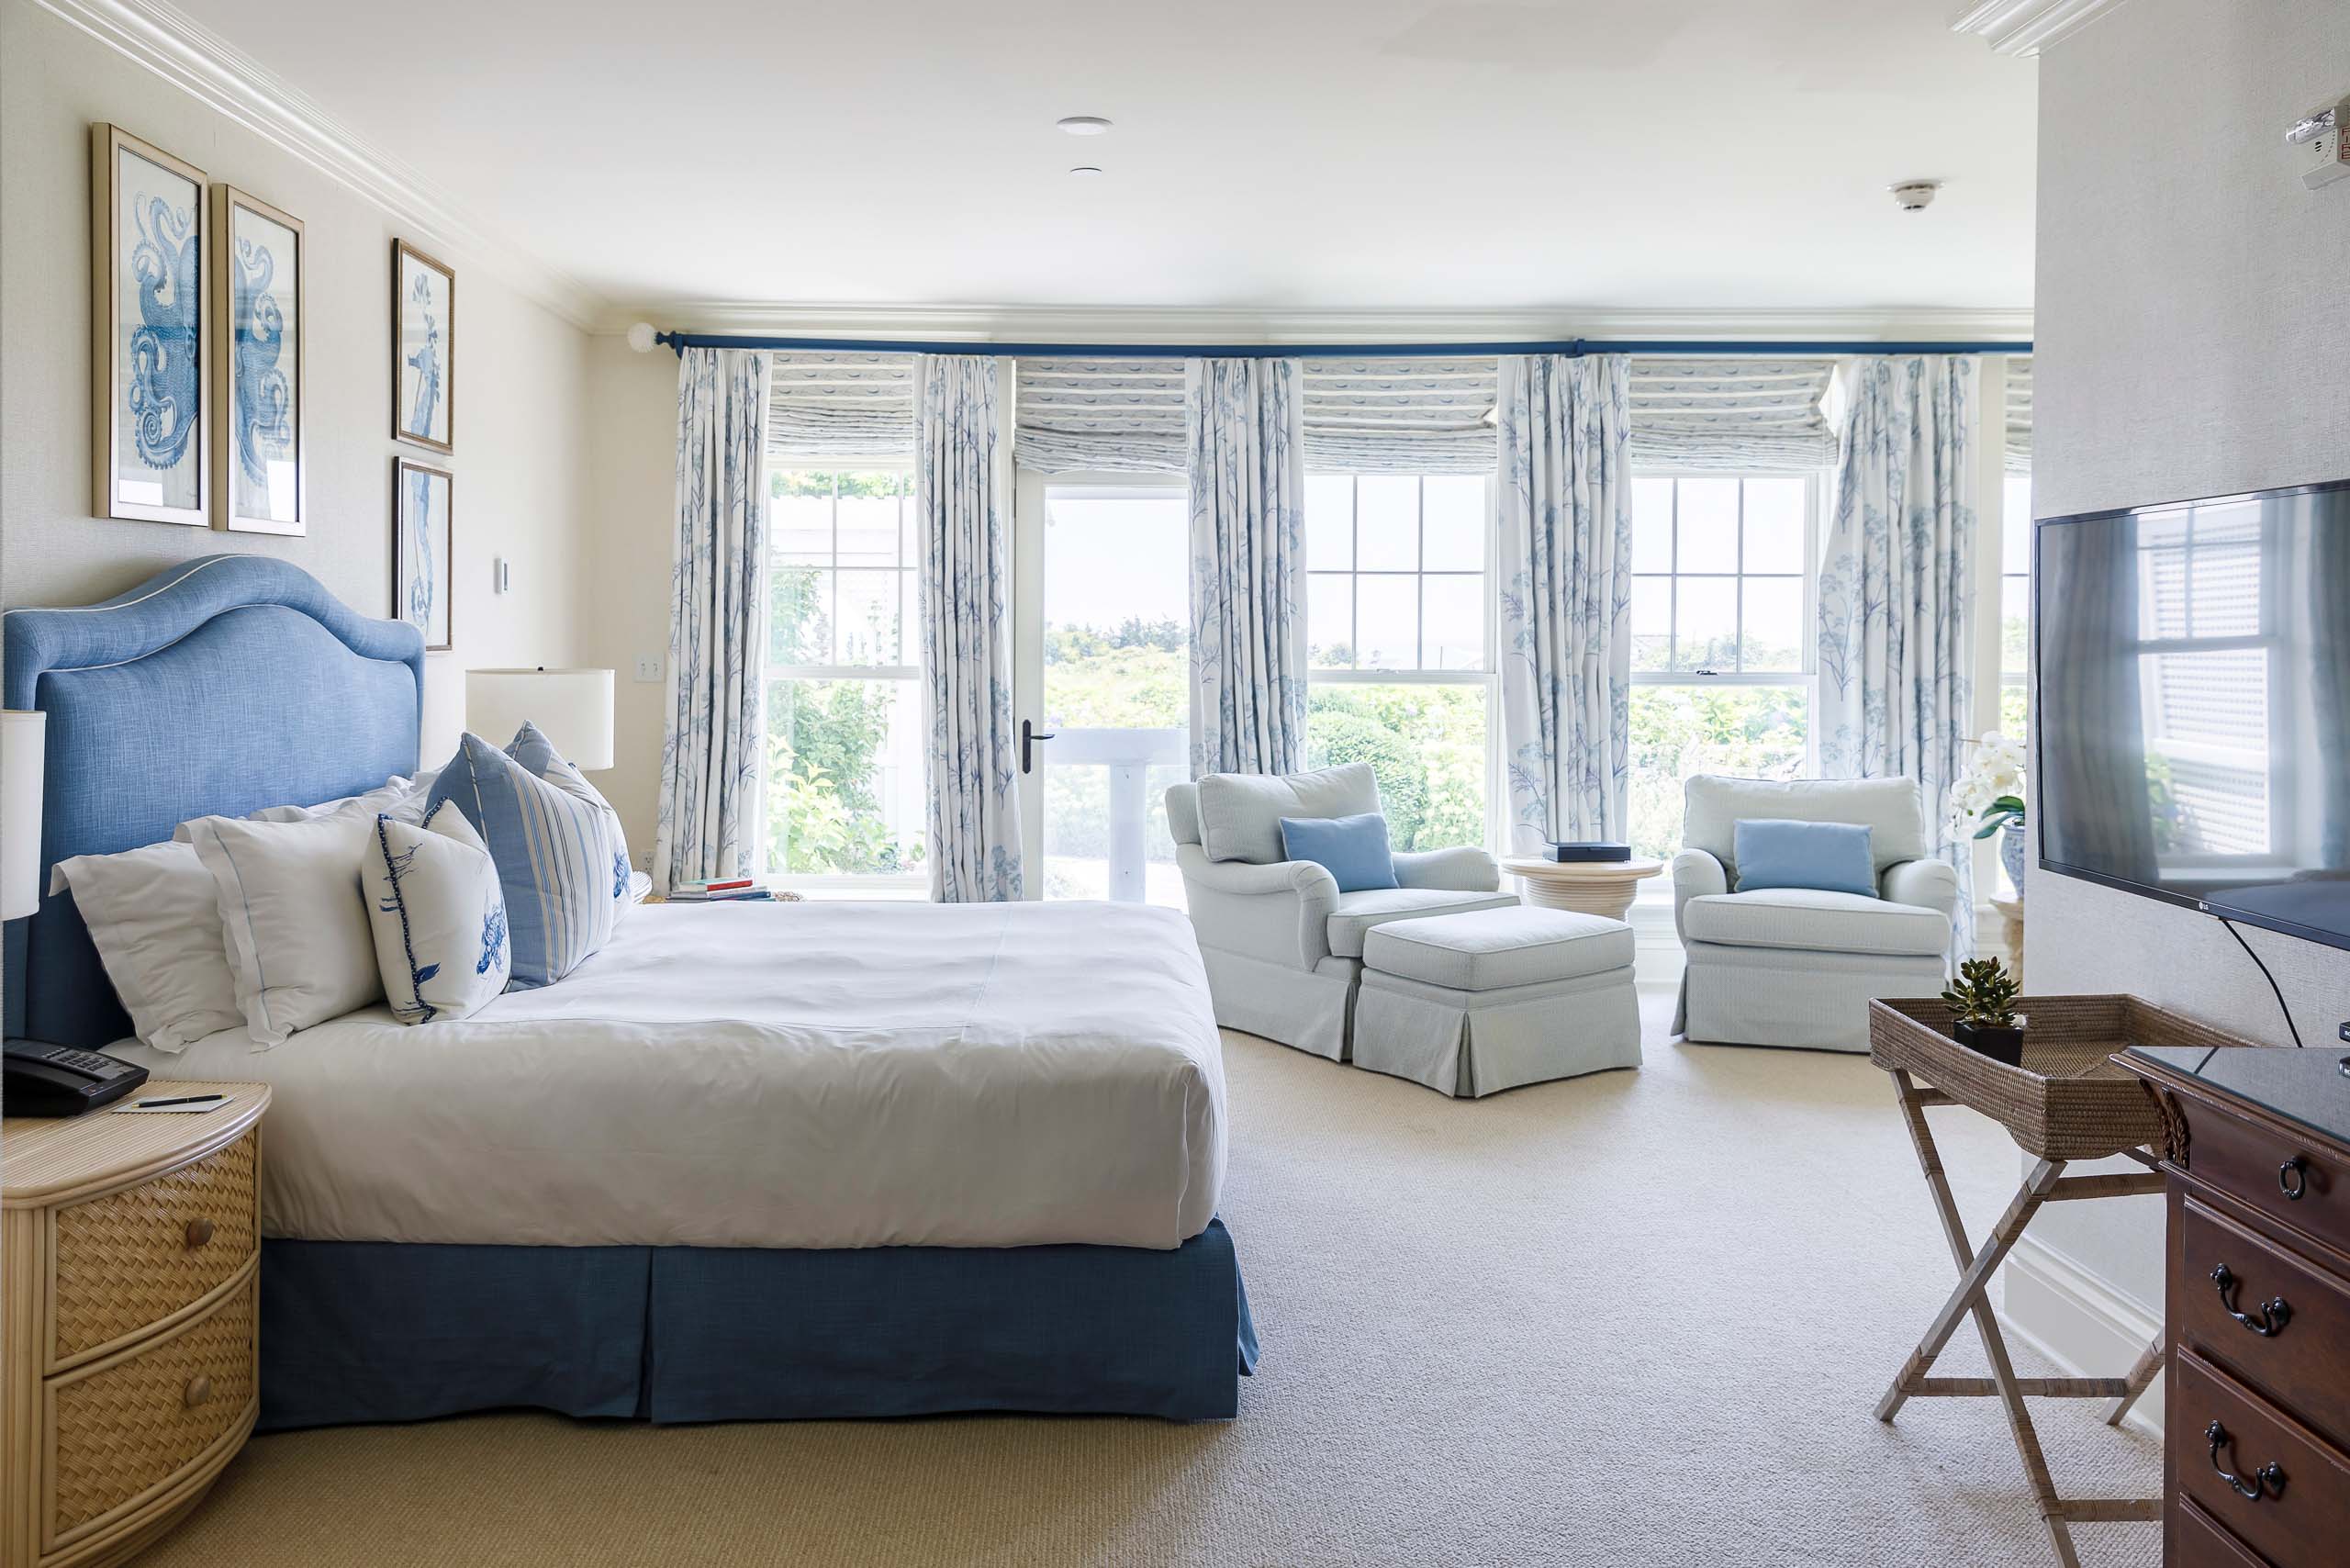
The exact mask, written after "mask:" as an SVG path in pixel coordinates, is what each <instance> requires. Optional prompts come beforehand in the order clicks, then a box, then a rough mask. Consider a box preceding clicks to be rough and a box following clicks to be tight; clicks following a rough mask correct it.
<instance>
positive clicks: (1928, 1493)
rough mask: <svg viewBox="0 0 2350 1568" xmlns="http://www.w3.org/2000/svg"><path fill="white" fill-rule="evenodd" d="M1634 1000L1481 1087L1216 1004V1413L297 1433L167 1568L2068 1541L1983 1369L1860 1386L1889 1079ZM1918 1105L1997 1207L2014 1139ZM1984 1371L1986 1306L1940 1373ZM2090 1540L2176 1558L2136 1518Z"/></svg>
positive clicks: (1869, 1372) (1975, 1205) (1886, 1226)
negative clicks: (1895, 1407) (1702, 1032)
mask: <svg viewBox="0 0 2350 1568" xmlns="http://www.w3.org/2000/svg"><path fill="white" fill-rule="evenodd" d="M1647 1013H1648V1022H1649V1043H1648V1063H1647V1066H1646V1067H1645V1068H1644V1069H1642V1070H1640V1071H1639V1072H1637V1073H1631V1072H1616V1073H1608V1074H1606V1075H1603V1076H1600V1077H1596V1078H1588V1079H1583V1080H1581V1081H1574V1082H1569V1083H1554V1084H1545V1085H1541V1086H1539V1087H1537V1088H1532V1089H1525V1090H1519V1091H1517V1092H1514V1093H1510V1094H1505V1095H1503V1096H1500V1097H1499V1098H1497V1099H1494V1100H1490V1101H1485V1102H1483V1103H1472V1102H1460V1103H1455V1102H1452V1101H1449V1100H1443V1099H1439V1098H1438V1097H1437V1096H1436V1095H1434V1094H1431V1093H1429V1092H1427V1091H1426V1090H1423V1089H1419V1088H1416V1087H1414V1086H1413V1085H1410V1084H1407V1083H1404V1082H1401V1081H1395V1080H1392V1079H1385V1078H1381V1077H1378V1076H1376V1075H1373V1074H1370V1073H1365V1072H1360V1071H1358V1070H1354V1069H1351V1068H1342V1067H1338V1066H1336V1065H1334V1064H1332V1063H1329V1062H1325V1061H1319V1060H1315V1059H1314V1058H1308V1057H1304V1056H1302V1055H1300V1054H1298V1053H1296V1052H1293V1051H1288V1050H1284V1049H1282V1048H1281V1047H1278V1046H1272V1045H1269V1044H1267V1043H1265V1042H1263V1041H1261V1040H1256V1039H1252V1038H1249V1037H1248V1036H1237V1035H1236V1036H1227V1037H1226V1047H1225V1049H1226V1061H1227V1064H1228V1068H1229V1071H1230V1077H1231V1088H1232V1114H1233V1122H1234V1128H1235V1132H1234V1137H1233V1144H1232V1166H1231V1177H1230V1181H1229V1183H1228V1186H1227V1189H1226V1194H1225V1209H1224V1212H1225V1216H1226V1218H1227V1219H1228V1220H1229V1222H1230V1224H1231V1226H1232V1231H1233V1235H1234V1238H1236V1240H1237V1243H1238V1246H1239V1249H1240V1259H1241V1264H1242V1267H1243V1269H1244V1270H1245V1271H1246V1272H1247V1275H1248V1292H1249V1296H1250V1298H1251V1300H1252V1302H1253V1303H1254V1305H1255V1309H1256V1316H1257V1325H1258V1330H1259V1334H1260V1335H1261V1336H1262V1338H1263V1342H1264V1351H1265V1354H1264V1362H1263V1365H1262V1366H1261V1368H1260V1369H1259V1372H1258V1375H1257V1376H1256V1377H1254V1378H1252V1379H1250V1380H1248V1382H1247V1383H1245V1384H1244V1386H1243V1388H1242V1392H1241V1414H1240V1418H1239V1419H1238V1420H1237V1421H1236V1422H1234V1423H1232V1424H1231V1425H1229V1426H1209V1427H1172V1426H1166V1425H1162V1424H1159V1423H1156V1422H1150V1421H1141V1420H1102V1419H1029V1418H1010V1417H963V1418H956V1419H946V1420H923V1421H905V1422H893V1423H824V1424H802V1425H774V1426H730V1427H711V1428H643V1427H638V1426H633V1425H628V1424H592V1425H591V1424H582V1423H576V1422H570V1421H565V1420H562V1419H559V1418H556V1417H540V1416H494V1417H474V1418H469V1419H464V1420H457V1421H444V1422H436V1423H431V1424H427V1425H422V1426H416V1427H407V1428H359V1429H350V1430H340V1431H323V1432H307V1433H296V1434H290V1435H286V1436H280V1437H271V1438H263V1439H256V1440H255V1441H254V1442H253V1443H252V1445H251V1446H250V1447H249V1448H248V1449H247V1450H246V1451H245V1453H244V1454H243V1455H242V1456H241V1458H240V1459H239V1460H238V1462H236V1463H235V1464H234V1465H232V1466H231V1467H230V1468H229V1472H228V1473H227V1474H226V1475H225V1476H224V1477H223V1478H222V1480H221V1483H220V1484H219V1486H218V1489H217V1490H216V1491H215V1492H214V1493H213V1495H212V1496H211V1497H210V1498H209V1499H208V1500H207V1502H206V1503H205V1505H204V1506H202V1507H201V1508H200V1509H199V1510H198V1511H197V1512H196V1514H195V1515H194V1516H192V1517H191V1518H190V1519H189V1520H188V1521H187V1523H186V1524H185V1526H184V1527H183V1528H182V1529H180V1530H179V1531H178V1532H177V1533H176V1534H175V1535H174V1536H173V1537H172V1538H171V1539H169V1540H166V1541H164V1542H163V1543H162V1545H160V1546H159V1547H157V1548H156V1549H155V1550H154V1551H152V1552H151V1553H150V1554H148V1555H147V1556H146V1557H144V1558H142V1559H141V1560H140V1562H141V1565H142V1568H199V1565H201V1568H214V1565H228V1564H236V1565H239V1568H248V1565H250V1568H343V1565H346V1564H353V1565H355V1564H367V1565H370V1568H375V1565H379V1564H407V1563H420V1564H447V1565H458V1564H464V1565H467V1568H473V1565H493V1564H507V1563H513V1564H532V1565H536V1564H550V1565H552V1564H565V1565H568V1564H589V1563H594V1564H604V1563H610V1564H655V1563H658V1564H697V1565H699V1564H713V1565H725V1564H767V1563H774V1564H785V1563H791V1564H823V1563H873V1564H881V1563H888V1564H927V1563H942V1564H944V1563H957V1564H992V1565H1002V1568H1031V1565H1046V1564H1065V1563H1119V1564H1125V1563H1133V1564H1150V1565H1158V1564H1190V1563H1198V1564H1274V1563H1278V1564H1297V1565H1303V1564H1357V1563H1412V1564H1419V1563H1448V1564H1451V1563H1459V1564H1471V1563H1475V1564H1501V1563H1575V1564H1593V1565H1600V1564H1606V1565H1609V1568H1616V1565H1626V1564H1683V1563H1687V1564H1699V1563H1706V1564H1740V1565H1748V1564H1755V1565H1761V1564H1771V1565H1776V1564H1788V1565H1794V1564H1830V1563H1838V1564H1868V1565H1878V1564H1896V1565H1900V1568H1911V1565H1924V1564H1940V1563H1964V1564H2004V1563H2020V1564H2031V1565H2033V1568H2038V1565H2039V1564H2042V1563H2045V1562H2049V1561H2051V1559H2050V1557H2049V1554H2048V1551H2047V1547H2046V1544H2045V1539H2044V1537H2043V1536H2042V1533H2041V1530H2040V1528H2039V1526H2038V1524H2037V1521H2036V1520H2035V1519H2034V1518H2032V1516H2031V1512H2030V1510H2029V1508H2028V1507H2027V1506H2026V1504H2025V1501H2024V1495H2023V1493H2022V1490H2021V1483H2020V1476H2019V1474H2018V1471H2017V1466H2016V1460H2015V1455H2014V1452H2013V1450H2012V1449H2011V1448H2010V1447H2009V1442H2008V1436H2007V1432H2006V1428H2005V1425H2004V1423H2003V1422H2002V1421H2001V1419H2000V1417H1999V1413H1998V1409H1997V1405H1996V1404H1995V1403H1993V1402H1990V1401H1975V1400H1935V1401H1920V1402H1918V1403H1916V1404H1913V1405H1912V1406H1910V1407H1909V1409H1908V1411H1906V1412H1905V1413H1904V1414H1903V1416H1902V1417H1901V1420H1900V1421H1899V1423H1898V1424H1897V1425H1896V1426H1892V1427H1886V1426H1883V1425H1880V1424H1879V1423H1878V1422H1877V1421H1875V1420H1874V1419H1873V1418H1872V1417H1871V1416H1870V1407H1871V1406H1872V1405H1873V1404H1874V1401H1875V1399H1876V1397H1877V1395H1878V1394H1880V1393H1881V1392H1882V1391H1883V1388H1884V1386H1885V1383H1886V1379H1887V1378H1888V1377H1890V1375H1891V1374H1892V1372H1893V1371H1894V1369H1895V1368H1896V1367H1897V1365H1898V1364H1899V1362H1900V1361H1901V1359H1902V1357H1903V1355H1904V1354H1905V1353H1906V1352H1907V1351H1908V1349H1909V1347H1910V1345H1911V1343H1912V1342H1913V1341H1914V1339H1915V1338H1916V1335H1917V1333H1918V1331H1919V1329H1920V1328H1921V1327H1923V1326H1924V1324H1925V1322H1926V1320H1927V1319H1928V1318H1929V1317H1930V1316H1932V1314H1933V1312H1934V1310H1935V1308H1936V1307H1937V1306H1938V1305H1940V1303H1941V1301H1942V1297H1943V1295H1944V1294H1945V1293H1946V1291H1947V1290H1948V1288H1949V1285H1950V1282H1951V1263H1950V1258H1949V1255H1948V1253H1947V1252H1946V1251H1945V1249H1944V1247H1943V1243H1942V1239H1941V1238H1940V1236H1939V1234H1938V1233H1937V1232H1936V1230H1935V1228H1934V1224H1933V1220H1932V1217H1931V1214H1930V1210H1929V1208H1928V1206H1927V1201H1926V1195H1925V1191H1924V1187H1923V1185H1922V1183H1921V1182H1920V1180H1919V1175H1918V1170H1917V1167H1916V1165H1915V1163H1914V1162H1913V1160H1912V1159H1911V1156H1910V1153H1909V1150H1908V1144H1907V1141H1906V1139H1905V1137H1904V1136H1903V1134H1902V1131H1901V1127H1900V1124H1899V1120H1898V1118H1897V1115H1896V1114H1895V1111H1894V1107H1893V1101H1892V1094H1891V1092H1890V1090H1889V1088H1888V1086H1887V1084H1886V1080H1885V1078H1884V1076H1883V1075H1882V1074H1881V1073H1878V1072H1876V1071H1875V1070H1873V1069H1872V1068H1870V1067H1869V1065H1868V1063H1867V1061H1866V1059H1865V1058H1852V1057H1836V1056H1827V1055H1818V1054H1814V1053H1809V1052H1784V1051H1748V1050H1734V1049H1727V1048H1721V1047H1688V1046H1683V1045H1679V1044H1676V1043H1672V1042H1669V1041H1667V1040H1666V1039H1665V1037H1664V1035H1663V1029H1662V1025H1663V1023H1664V1021H1665V1016H1666V1014H1665V1010H1664V1006H1663V1004H1662V1002H1653V1001H1652V1002H1651V1003H1650V1005H1649V1007H1648V1009H1647ZM1933 1115H1934V1116H1935V1118H1936V1122H1937V1126H1938V1127H1939V1128H1941V1129H1942V1136H1943V1139H1944V1141H1943V1152H1944V1156H1945V1159H1946V1160H1947V1162H1948V1163H1949V1164H1950V1166H1951V1167H1952V1168H1953V1174H1954V1176H1955V1177H1956V1179H1957V1180H1958V1182H1959V1183H1960V1201H1961V1203H1962V1204H1963V1205H1964V1207H1965V1208H1966V1211H1967V1215H1968V1218H1969V1221H1970V1223H1971V1224H1972V1225H1974V1226H1975V1227H1976V1228H1977V1230H1978V1233H1979V1231H1980V1229H1981V1227H1983V1226H1986V1225H1987V1224H1988V1222H1989V1220H1990V1219H1991V1218H1992V1217H1994V1216H1995V1215H1996V1214H1997V1209H1998V1206H1999V1205H2000V1204H2002V1203H2003V1202H2004V1200H2005V1199H2006V1197H2007V1196H2008V1195H2009V1193H2011V1192H2012V1190H2013V1186H2014V1183H2015V1182H2016V1180H2017V1178H2018V1175H2019V1167H2018V1164H2017V1156H2016V1154H2015V1151H2014V1148H2013V1146H2012V1145H2010V1144H2009V1142H2008V1141H2007V1139H2006V1138H2005V1137H2004V1135H2001V1134H1999V1133H1998V1132H1997V1131H1996V1130H1995V1129H1992V1128H1990V1126H1988V1124H1986V1123H1983V1122H1981V1121H1979V1120H1977V1119H1975V1118H1973V1117H1971V1116H1968V1115H1967V1114H1964V1113H1963V1112H1957V1111H1937V1112H1935V1113H1933ZM2022 1359H2024V1360H2027V1361H2029V1360H2030V1359H2031V1358H2030V1357H2029V1356H2025V1357H2023V1358H2022ZM1981 1364H1982V1363H1981V1361H1980V1357H1979V1353H1978V1352H1977V1350H1976V1348H1975V1343H1974V1338H1973V1330H1972V1328H1971V1327H1968V1328H1962V1329H1961V1330H1960V1335H1959V1340H1958V1342H1957V1345H1956V1347H1955V1349H1954V1350H1953V1354H1952V1356H1951V1357H1950V1358H1948V1359H1947V1360H1946V1361H1945V1366H1946V1367H1948V1368H1950V1369H1952V1370H1964V1371H1968V1372H1979V1371H1980V1370H1981ZM2043 1370H2044V1369H2043ZM2098 1370H2101V1371H2102V1370H2105V1369H2098ZM2110 1370H2111V1371H2112V1372H2116V1373H2118V1372H2120V1371H2121V1368H2119V1367H2117V1368H2113V1369H2110ZM2035 1404H2036V1406H2037V1407H2038V1409H2039V1411H2040V1412H2041V1414H2042V1433H2043V1436H2044V1437H2045V1439H2046V1440H2047V1444H2048V1448H2049V1453H2050V1459H2051V1462H2052V1463H2053V1465H2054V1467H2055V1470H2056V1474H2057V1478H2058V1482H2059V1484H2060V1485H2065V1486H2067V1487H2068V1488H2069V1489H2071V1490H2073V1491H2076V1492H2078V1493H2084V1494H2095V1493H2104V1494H2108V1495H2124V1494H2130V1493H2140V1494H2143V1493H2151V1492H2152V1491H2153V1490H2154V1487H2155V1485H2156V1482H2157V1472H2158V1455H2157V1452H2156V1450H2155V1447H2154V1444H2153V1443H2151V1442H2150V1441H2148V1440H2146V1439H2141V1438H2137V1437H2134V1436H2131V1435H2128V1434H2124V1433H2116V1432H2114V1431H2112V1430H2109V1429H2108V1428H2104V1427H2102V1426H2100V1425H2099V1424H2098V1419H2097V1417H2096V1414H2095V1411H2094V1408H2093V1406H2091V1405H2089V1404H2088V1403H2087V1402H2078V1401H2067V1402H2057V1401H2045V1400H2043V1401H2037V1402H2035ZM2078 1535H2079V1539H2080V1540H2081V1543H2082V1546H2083V1555H2084V1557H2085V1559H2086V1560H2087V1562H2090V1563H2096V1564H2121V1563H2132V1564H2135V1563H2152V1562H2156V1561H2157V1560H2158V1558H2159V1555H2160V1551H2159V1540H2158V1539H2157V1531H2156V1530H2155V1529H2154V1528H2153V1527H2151V1526H2145V1525H2134V1526H2123V1525H2104V1526H2087V1527H2084V1528H2083V1529H2081V1530H2080V1531H2079V1532H2078Z"/></svg>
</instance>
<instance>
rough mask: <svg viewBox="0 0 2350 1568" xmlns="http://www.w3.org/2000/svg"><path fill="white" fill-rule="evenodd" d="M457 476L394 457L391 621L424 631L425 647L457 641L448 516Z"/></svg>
mask: <svg viewBox="0 0 2350 1568" xmlns="http://www.w3.org/2000/svg"><path fill="white" fill-rule="evenodd" d="M455 485H456V479H455V477H454V476H453V475H451V474H450V472H449V471H448V470H447V469H446V468H433V467H430V466H428V465H425V464H422V463H419V462H417V461H415V460H414V459H413V458H408V457H395V458H393V459H392V619H393V620H395V621H405V622H408V624H409V625H411V626H414V627H415V628H416V629H417V630H418V631H420V632H421V633H424V651H425V652H426V653H441V652H444V651H446V650H447V649H448V648H450V647H451V646H453V644H454V643H455V641H456V627H455V616H454V614H453V611H452V610H451V606H450V601H449V580H450V570H449V566H450V562H451V560H452V558H453V556H454V554H455V553H456V543H457V540H456V531H455V528H454V527H453V524H452V521H451V517H450V512H451V505H450V502H451V491H452V490H453V487H455Z"/></svg>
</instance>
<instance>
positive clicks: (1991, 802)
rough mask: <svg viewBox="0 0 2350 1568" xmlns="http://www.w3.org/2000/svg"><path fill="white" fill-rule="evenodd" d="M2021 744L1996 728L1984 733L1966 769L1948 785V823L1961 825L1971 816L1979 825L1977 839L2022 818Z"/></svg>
mask: <svg viewBox="0 0 2350 1568" xmlns="http://www.w3.org/2000/svg"><path fill="white" fill-rule="evenodd" d="M2024 765H2025V752H2024V745H2023V743H2022V742H2021V741H2020V740H2013V739H2010V738H2009V737H2008V736H2006V735H2003V734H2000V733H1999V732H1998V731H1997V730H1987V731H1986V732H1984V735H1983V738H1982V739H1981V740H1979V741H1977V742H1975V755H1974V756H1972V757H1970V758H1968V759H1967V764H1966V770H1965V771H1964V772H1963V773H1961V774H1960V775H1959V776H1958V778H1956V779H1955V780H1954V781H1953V783H1952V784H1951V787H1950V824H1951V826H1952V827H1953V829H1956V828H1961V827H1964V826H1965V825H1966V823H1968V822H1969V821H1970V820H1971V819H1975V818H1978V817H1979V818H1980V819H1982V824H1983V825H1982V826H1980V827H1978V828H1976V829H1975V837H1977V838H1988V837H1990V836H1991V835H1992V834H1995V833H1997V832H1998V831H1999V830H2000V829H2001V828H2003V827H2005V826H2007V825H2008V824H2009V823H2017V824H2019V825H2020V824H2021V823H2022V822H2023V820H2024V799H2025V788H2026V782H2027V781H2026V777H2025V766H2024Z"/></svg>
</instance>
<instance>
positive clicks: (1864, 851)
mask: <svg viewBox="0 0 2350 1568" xmlns="http://www.w3.org/2000/svg"><path fill="white" fill-rule="evenodd" d="M1730 853H1731V854H1732V855H1734V856H1736V857H1737V858H1738V890H1739V891H1740V892H1741V893H1751V892H1752V891H1754V890H1756V889H1758V888H1813V889H1817V890H1818V891H1820V892H1824V893H1858V894H1859V895H1860V896H1861V897H1863V898H1864V899H1873V898H1874V897H1876V896H1877V895H1876V859H1875V856H1874V852H1873V851H1872V850H1871V849H1870V847H1869V830H1868V829H1867V828H1865V827H1863V826H1860V825H1859V824H1857V823H1805V822H1788V821H1785V820H1784V819H1782V818H1778V817H1750V818H1747V819H1744V820H1742V821H1741V822H1740V823H1739V824H1738V825H1737V826H1736V827H1735V828H1733V829H1732V830H1731V838H1730Z"/></svg>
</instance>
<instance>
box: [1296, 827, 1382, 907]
mask: <svg viewBox="0 0 2350 1568" xmlns="http://www.w3.org/2000/svg"><path fill="white" fill-rule="evenodd" d="M1281 857H1282V858H1283V859H1285V860H1311V861H1313V862H1314V863H1315V865H1317V866H1321V867H1324V868H1326V869H1327V870H1328V871H1329V873H1330V875H1331V876H1333V877H1336V878H1337V879H1338V890H1339V891H1340V892H1342V893H1355V892H1361V891H1363V890H1366V889H1370V888H1392V887H1393V886H1395V857H1394V856H1393V854H1391V853H1390V852H1389V851H1388V848H1387V819H1386V818H1385V817H1382V816H1381V815H1380V814H1379V813H1378V812H1363V813H1362V815H1360V816H1356V817H1283V818H1281Z"/></svg>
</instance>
